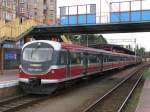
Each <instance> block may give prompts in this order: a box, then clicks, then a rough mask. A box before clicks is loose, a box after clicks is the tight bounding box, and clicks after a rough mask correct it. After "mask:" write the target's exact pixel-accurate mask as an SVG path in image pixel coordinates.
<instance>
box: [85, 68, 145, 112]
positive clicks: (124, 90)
mask: <svg viewBox="0 0 150 112" xmlns="http://www.w3.org/2000/svg"><path fill="white" fill-rule="evenodd" d="M146 67H147V66H144V67H143V68H141V69H140V70H136V71H134V72H132V73H131V75H129V76H128V77H127V78H125V79H124V80H122V81H121V82H120V83H118V84H117V85H116V86H115V87H113V88H112V89H111V90H109V91H108V92H107V93H106V94H104V95H103V96H102V97H100V98H98V99H97V100H96V101H95V102H93V103H92V104H91V105H89V106H88V107H87V108H85V109H84V110H83V111H82V112H121V111H122V110H123V109H124V107H125V105H126V103H127V101H128V99H129V98H130V96H131V95H132V93H133V91H134V89H135V88H136V87H137V85H138V84H139V83H140V80H141V78H142V76H143V71H144V70H145V69H146Z"/></svg>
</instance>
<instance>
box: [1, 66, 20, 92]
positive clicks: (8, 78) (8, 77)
mask: <svg viewBox="0 0 150 112" xmlns="http://www.w3.org/2000/svg"><path fill="white" fill-rule="evenodd" d="M17 73H18V69H15V70H4V71H3V74H0V89H2V88H6V87H11V86H16V85H17V84H18V81H17Z"/></svg>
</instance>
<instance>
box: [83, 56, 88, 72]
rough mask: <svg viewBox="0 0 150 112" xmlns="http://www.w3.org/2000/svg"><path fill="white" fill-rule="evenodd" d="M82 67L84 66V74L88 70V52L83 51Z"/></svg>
mask: <svg viewBox="0 0 150 112" xmlns="http://www.w3.org/2000/svg"><path fill="white" fill-rule="evenodd" d="M83 67H84V72H83V73H84V74H85V75H86V74H87V70H88V53H83Z"/></svg>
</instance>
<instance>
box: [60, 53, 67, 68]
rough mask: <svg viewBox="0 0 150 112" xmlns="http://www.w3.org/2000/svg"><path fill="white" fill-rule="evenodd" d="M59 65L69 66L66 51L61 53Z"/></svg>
mask: <svg viewBox="0 0 150 112" xmlns="http://www.w3.org/2000/svg"><path fill="white" fill-rule="evenodd" d="M58 64H59V65H66V64H67V53H66V52H65V51H61V52H60V55H59V60H58Z"/></svg>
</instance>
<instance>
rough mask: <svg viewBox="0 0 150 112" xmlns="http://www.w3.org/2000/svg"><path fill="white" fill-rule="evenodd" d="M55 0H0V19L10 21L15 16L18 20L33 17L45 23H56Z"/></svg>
mask: <svg viewBox="0 0 150 112" xmlns="http://www.w3.org/2000/svg"><path fill="white" fill-rule="evenodd" d="M56 10H57V3H56V0H0V19H3V20H5V21H6V22H7V21H12V20H13V19H15V18H16V17H19V18H20V22H22V21H24V20H26V19H30V18H33V17H34V18H35V19H37V20H38V21H39V22H44V23H47V24H55V23H56V12H57V11H56Z"/></svg>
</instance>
